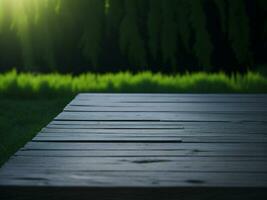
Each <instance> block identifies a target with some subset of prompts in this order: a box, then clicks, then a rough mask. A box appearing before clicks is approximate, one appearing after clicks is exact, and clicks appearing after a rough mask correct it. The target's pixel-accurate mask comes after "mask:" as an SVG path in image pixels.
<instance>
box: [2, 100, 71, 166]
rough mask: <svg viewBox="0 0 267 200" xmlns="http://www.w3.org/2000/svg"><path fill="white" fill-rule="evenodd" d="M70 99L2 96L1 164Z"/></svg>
mask: <svg viewBox="0 0 267 200" xmlns="http://www.w3.org/2000/svg"><path fill="white" fill-rule="evenodd" d="M69 101H70V99H69V98H62V99H59V98H57V99H35V100H30V99H20V100H19V99H11V98H0V111H1V114H0V166H1V164H3V163H4V162H5V161H6V160H7V159H8V158H9V157H10V156H11V155H12V154H14V153H15V152H16V151H17V150H18V148H20V147H22V146H23V145H24V144H25V143H26V142H28V141H29V140H30V139H31V138H32V137H34V136H35V135H36V133H38V131H40V129H41V128H43V127H44V126H45V125H46V124H48V123H49V122H50V121H51V120H52V119H53V117H55V116H56V114H58V113H59V112H60V111H61V110H62V109H63V107H64V106H65V105H66V104H67V103H68V102H69Z"/></svg>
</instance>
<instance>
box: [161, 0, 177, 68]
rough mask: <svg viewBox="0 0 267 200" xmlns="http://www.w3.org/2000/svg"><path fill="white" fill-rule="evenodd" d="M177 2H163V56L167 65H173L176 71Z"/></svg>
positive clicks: (172, 0) (170, 0)
mask: <svg viewBox="0 0 267 200" xmlns="http://www.w3.org/2000/svg"><path fill="white" fill-rule="evenodd" d="M175 1H176V0H169V1H164V0H163V1H162V16H163V20H162V31H161V32H162V40H161V47H162V56H163V60H164V62H165V63H171V66H172V67H173V68H174V69H175V67H176V60H177V58H176V57H177V36H178V31H177V23H176V21H175V17H176V15H175V6H176V4H175Z"/></svg>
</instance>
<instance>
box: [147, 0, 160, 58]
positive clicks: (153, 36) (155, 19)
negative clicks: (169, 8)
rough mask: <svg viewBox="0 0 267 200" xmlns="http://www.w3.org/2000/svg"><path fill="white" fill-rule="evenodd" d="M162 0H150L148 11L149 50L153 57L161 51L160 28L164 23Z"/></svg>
mask: <svg viewBox="0 0 267 200" xmlns="http://www.w3.org/2000/svg"><path fill="white" fill-rule="evenodd" d="M161 2H162V0H150V1H149V3H150V10H149V13H148V22H147V26H148V37H149V39H148V43H149V50H150V53H151V55H152V57H153V59H156V58H157V57H158V55H159V53H160V51H159V49H160V48H159V44H160V30H161V23H162V10H161Z"/></svg>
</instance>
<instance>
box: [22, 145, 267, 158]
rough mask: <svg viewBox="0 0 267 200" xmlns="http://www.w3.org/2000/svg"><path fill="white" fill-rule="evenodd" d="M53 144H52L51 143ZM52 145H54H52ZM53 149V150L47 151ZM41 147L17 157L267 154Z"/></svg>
mask: <svg viewBox="0 0 267 200" xmlns="http://www.w3.org/2000/svg"><path fill="white" fill-rule="evenodd" d="M50 144H51V143H50ZM51 145H52V144H51ZM217 145H219V144H217ZM47 148H51V149H47ZM47 148H46V149H45V147H43V146H39V147H36V148H34V149H28V148H27V149H22V150H21V151H19V152H18V153H17V155H38V152H42V154H41V155H43V156H44V157H46V156H48V157H49V156H50V157H53V155H54V156H55V157H57V156H59V157H124V158H125V157H162V156H165V157H173V156H175V157H180V156H182V157H185V156H188V157H190V158H192V157H235V158H236V159H237V160H238V158H240V157H242V158H243V157H254V158H255V159H256V158H258V159H259V160H265V159H264V158H266V152H264V151H262V150H258V149H256V150H255V149H254V150H251V149H250V150H244V149H241V150H240V149H238V150H236V149H235V150H225V149H209V150H207V149H205V150H200V149H169V150H168V149H160V150H156V149H150V150H149V149H140V150H138V149H135V150H134V149H130V150H127V149H121V150H114V149H113V150H105V149H104V150H101V149H79V148H77V147H76V149H75V146H74V148H73V149H70V148H69V146H66V147H65V148H64V147H62V146H59V147H58V148H56V149H55V148H54V149H53V148H52V147H47ZM263 157H264V158H263Z"/></svg>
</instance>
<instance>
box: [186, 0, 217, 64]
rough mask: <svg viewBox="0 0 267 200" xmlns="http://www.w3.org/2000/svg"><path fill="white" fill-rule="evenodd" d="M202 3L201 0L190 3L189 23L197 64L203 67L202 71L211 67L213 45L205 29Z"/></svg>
mask: <svg viewBox="0 0 267 200" xmlns="http://www.w3.org/2000/svg"><path fill="white" fill-rule="evenodd" d="M202 2H203V0H195V1H190V7H191V17H190V21H191V24H192V27H193V29H194V33H195V44H194V52H195V55H196V57H197V58H198V61H199V64H200V65H203V66H204V69H209V68H210V67H211V53H212V50H213V49H212V48H213V45H212V43H211V41H210V36H209V33H208V31H207V29H206V17H205V13H204V10H203V3H202Z"/></svg>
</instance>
